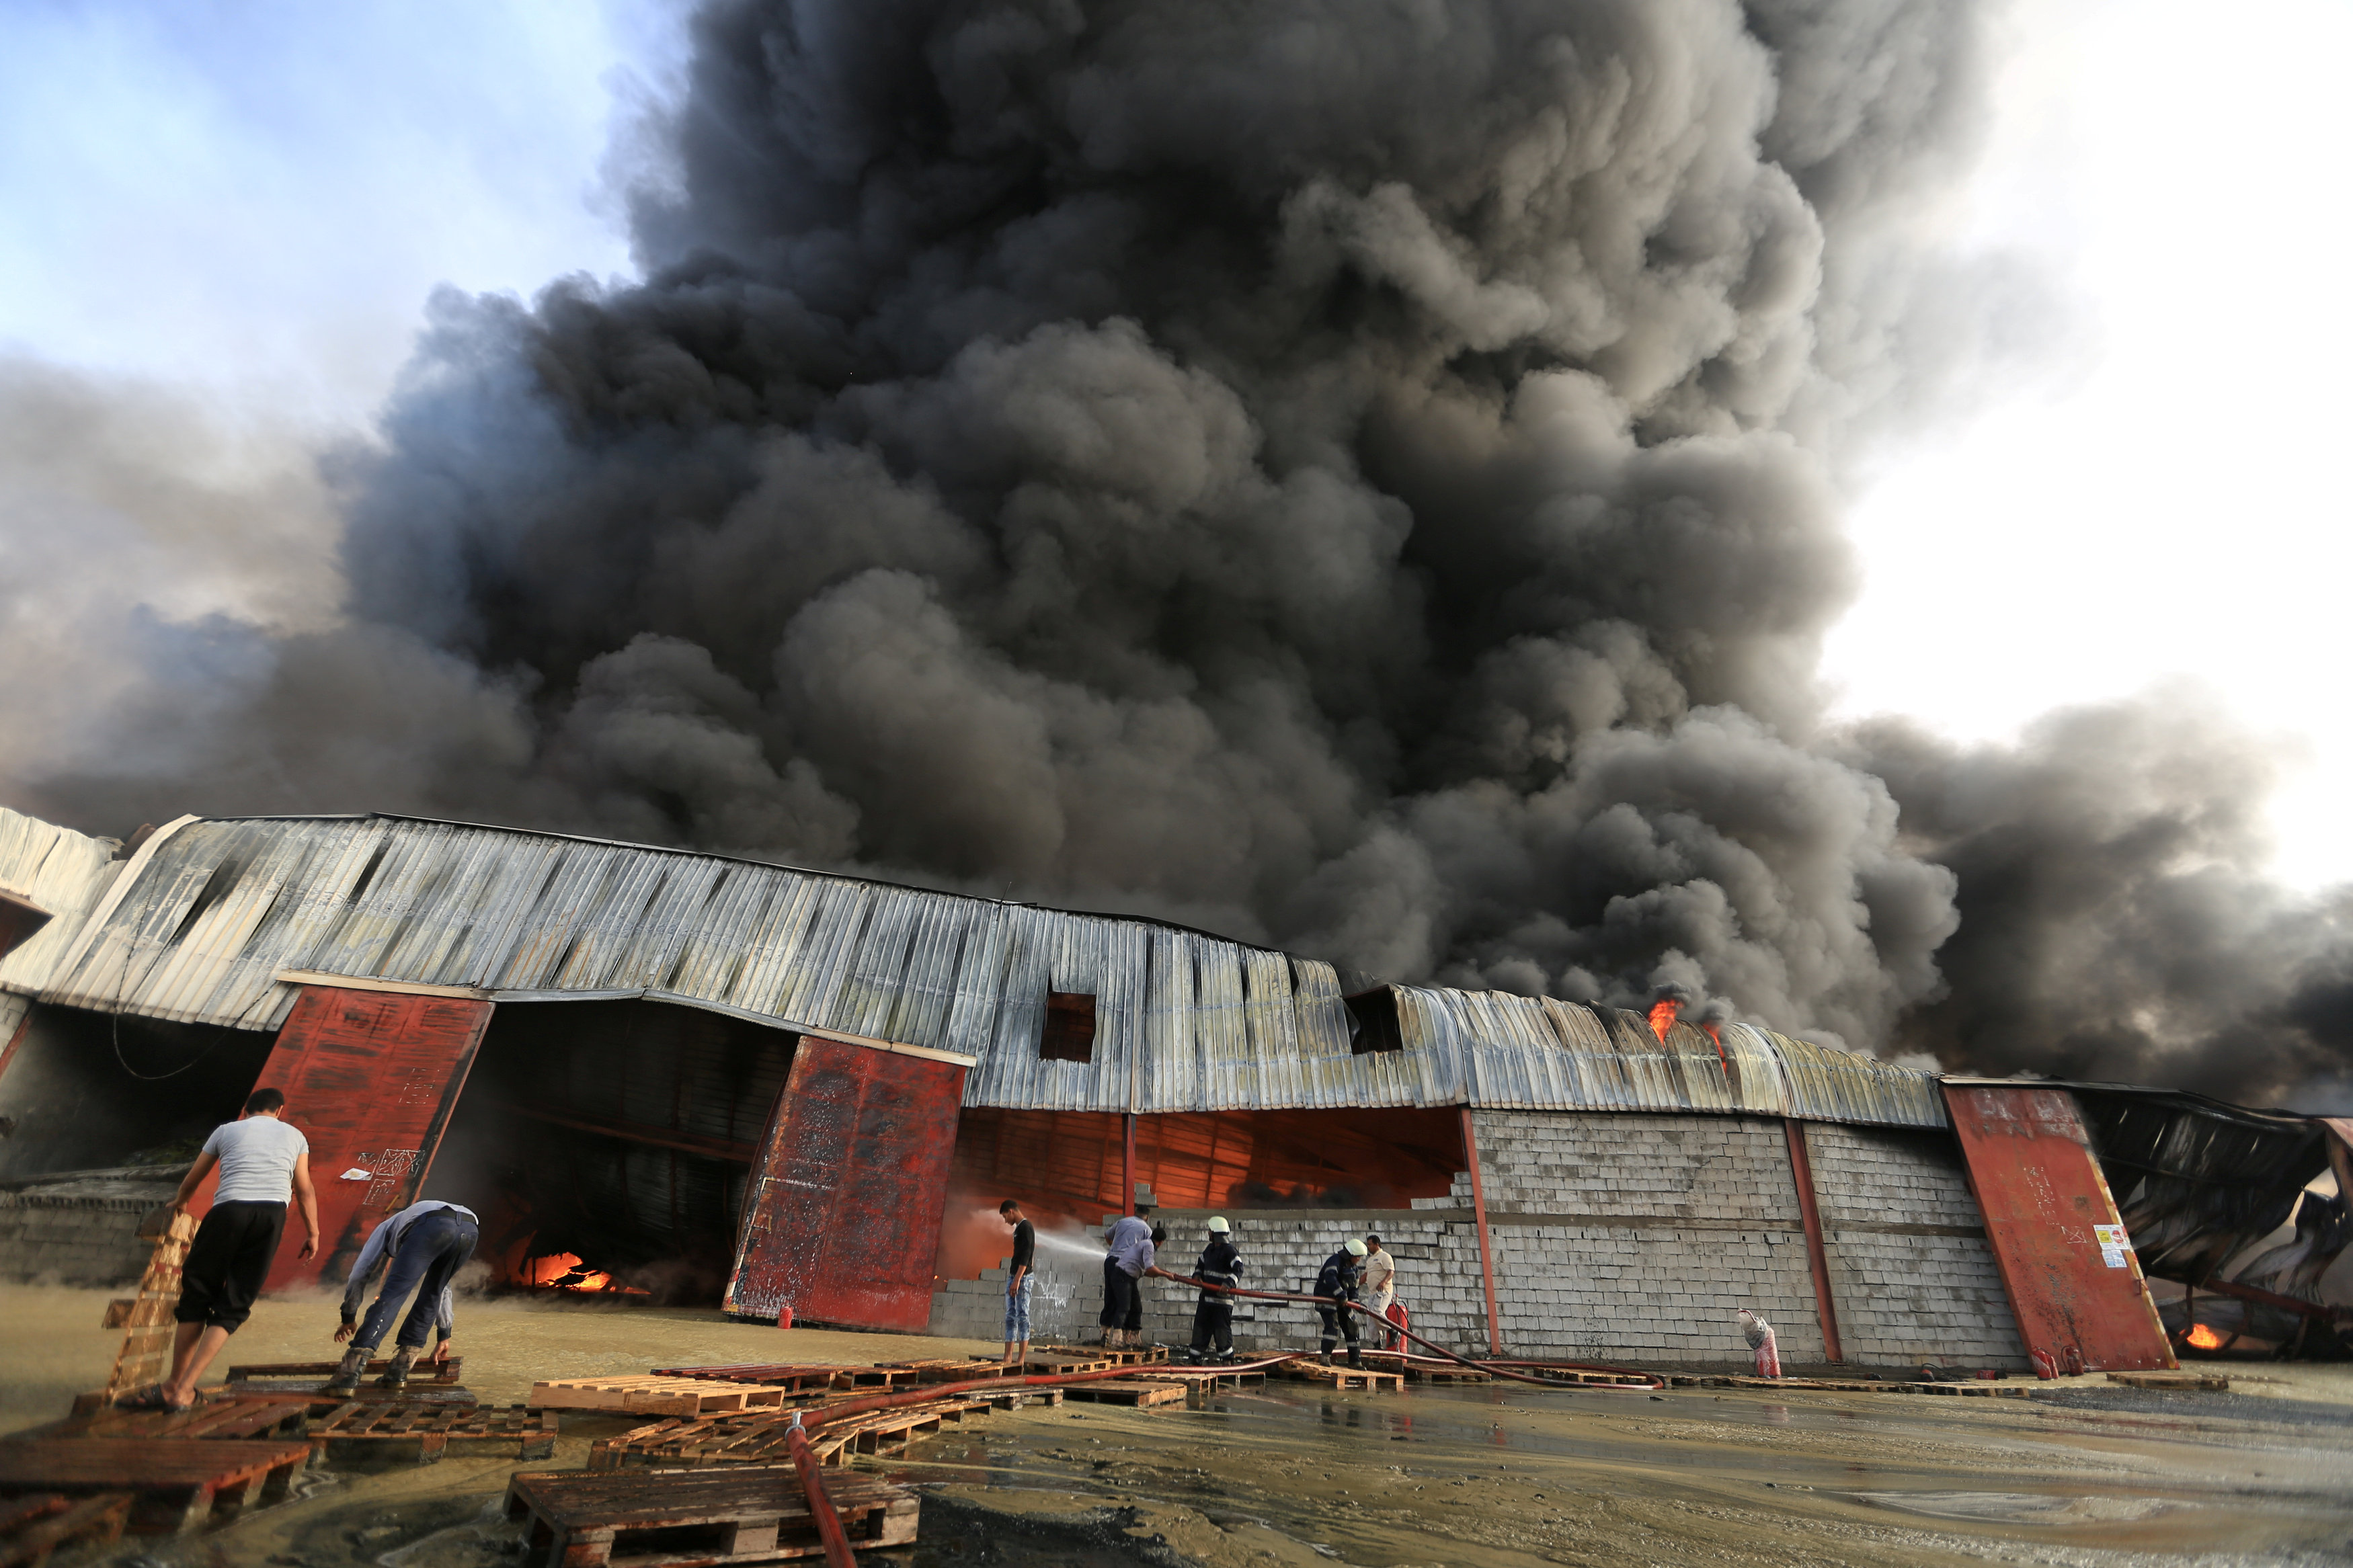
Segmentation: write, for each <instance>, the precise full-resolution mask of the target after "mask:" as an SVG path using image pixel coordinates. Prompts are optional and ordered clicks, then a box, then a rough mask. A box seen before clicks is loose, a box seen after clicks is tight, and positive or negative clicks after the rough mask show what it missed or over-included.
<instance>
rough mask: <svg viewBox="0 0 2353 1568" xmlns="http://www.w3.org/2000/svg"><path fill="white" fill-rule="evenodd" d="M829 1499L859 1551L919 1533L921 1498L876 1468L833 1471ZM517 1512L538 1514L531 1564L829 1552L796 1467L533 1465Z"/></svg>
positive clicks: (513, 1489) (591, 1565) (736, 1559)
mask: <svg viewBox="0 0 2353 1568" xmlns="http://www.w3.org/2000/svg"><path fill="white" fill-rule="evenodd" d="M825 1491H826V1500H827V1502H828V1504H829V1505H831V1507H832V1509H833V1510H834V1513H835V1515H836V1516H837V1517H838V1518H839V1520H840V1521H841V1526H842V1532H843V1533H844V1534H846V1535H847V1536H849V1542H850V1545H851V1547H852V1548H853V1549H860V1550H862V1549H865V1548H870V1547H881V1546H904V1545H907V1544H909V1543H910V1542H913V1540H914V1539H915V1528H916V1521H917V1517H918V1510H920V1508H921V1506H922V1505H921V1503H920V1502H919V1501H918V1500H917V1498H916V1496H915V1494H914V1493H913V1492H912V1491H909V1490H907V1489H905V1488H903V1487H894V1486H891V1485H889V1484H888V1483H886V1482H883V1481H881V1480H877V1479H872V1478H871V1477H867V1476H855V1475H843V1476H832V1477H828V1478H827V1479H826V1482H825ZM506 1511H507V1517H508V1518H510V1519H522V1520H529V1521H531V1523H530V1532H529V1535H528V1536H527V1538H526V1542H527V1544H526V1546H525V1552H526V1553H527V1555H526V1556H525V1558H524V1563H525V1564H526V1568H597V1564H600V1563H610V1562H614V1561H616V1560H620V1561H624V1562H627V1563H628V1564H629V1565H630V1568H665V1565H668V1564H678V1565H681V1568H683V1565H685V1564H694V1565H696V1568H703V1565H706V1564H721V1563H767V1562H774V1561H776V1560H777V1559H779V1558H791V1557H814V1556H820V1555H822V1554H823V1553H824V1551H825V1545H824V1542H822V1541H821V1540H820V1539H819V1538H818V1531H817V1518H816V1516H815V1515H814V1514H812V1513H811V1512H810V1511H809V1502H808V1496H807V1493H806V1492H805V1491H804V1490H803V1489H802V1486H801V1480H800V1477H799V1475H798V1473H797V1471H796V1470H795V1469H794V1468H793V1467H791V1466H789V1465H760V1466H749V1465H747V1466H738V1467H733V1468H726V1469H703V1470H626V1471H621V1472H618V1473H613V1472H604V1473H598V1472H594V1471H581V1470H557V1471H524V1472H522V1473H520V1474H518V1475H516V1476H515V1477H514V1478H513V1479H511V1480H510V1481H508V1483H507V1497H506Z"/></svg>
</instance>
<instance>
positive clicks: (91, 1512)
mask: <svg viewBox="0 0 2353 1568" xmlns="http://www.w3.org/2000/svg"><path fill="white" fill-rule="evenodd" d="M131 1504H132V1497H131V1494H130V1493H129V1492H100V1493H99V1494H98V1495H97V1496H95V1497H85V1498H72V1497H67V1496H64V1495H63V1494H61V1493H58V1492H36V1493H35V1494H33V1495H32V1496H31V1497H23V1498H17V1499H15V1500H12V1501H8V1502H0V1568H39V1564H41V1563H46V1562H47V1561H48V1560H49V1553H51V1552H55V1551H57V1550H58V1548H59V1547H61V1546H111V1545H113V1544H114V1542H118V1541H120V1540H121V1539H122V1529H123V1526H124V1525H126V1524H128V1523H130V1521H131Z"/></svg>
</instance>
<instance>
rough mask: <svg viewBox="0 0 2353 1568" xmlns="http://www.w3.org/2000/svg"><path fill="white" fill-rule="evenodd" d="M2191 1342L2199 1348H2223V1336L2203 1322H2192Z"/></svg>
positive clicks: (2203, 1349) (2205, 1349)
mask: <svg viewBox="0 0 2353 1568" xmlns="http://www.w3.org/2000/svg"><path fill="white" fill-rule="evenodd" d="M2189 1342H2190V1344H2191V1345H2192V1346H2193V1347H2194V1348H2196V1349H2198V1350H2201V1351H2218V1350H2221V1348H2222V1336H2221V1335H2220V1334H2218V1333H2216V1332H2215V1331H2213V1330H2211V1329H2210V1328H2208V1327H2207V1326H2206V1325H2205V1324H2203V1323H2192V1324H2190V1325H2189Z"/></svg>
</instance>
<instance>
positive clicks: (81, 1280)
mask: <svg viewBox="0 0 2353 1568" xmlns="http://www.w3.org/2000/svg"><path fill="white" fill-rule="evenodd" d="M163 1195H164V1197H166V1198H168V1197H169V1196H170V1195H171V1188H170V1187H168V1186H166V1187H164V1189H163ZM157 1201H158V1200H157V1199H156V1198H155V1197H154V1196H153V1195H152V1194H151V1195H142V1196H138V1197H94V1196H86V1195H77V1194H71V1193H61V1192H42V1191H39V1190H37V1189H36V1190H34V1191H30V1192H0V1279H6V1280H8V1281H9V1282H10V1283H12V1284H19V1285H26V1284H41V1285H73V1286H80V1287H85V1288H95V1289H111V1288H115V1287H121V1286H132V1285H136V1284H138V1283H139V1277H140V1276H141V1275H142V1274H143V1273H145V1272H146V1270H147V1260H148V1259H149V1258H152V1257H153V1256H154V1251H155V1246H154V1243H153V1242H148V1241H142V1240H140V1239H139V1221H140V1218H141V1216H142V1215H145V1214H146V1213H147V1212H148V1211H149V1210H150V1209H152V1208H153V1207H154V1206H155V1205H156V1202H157Z"/></svg>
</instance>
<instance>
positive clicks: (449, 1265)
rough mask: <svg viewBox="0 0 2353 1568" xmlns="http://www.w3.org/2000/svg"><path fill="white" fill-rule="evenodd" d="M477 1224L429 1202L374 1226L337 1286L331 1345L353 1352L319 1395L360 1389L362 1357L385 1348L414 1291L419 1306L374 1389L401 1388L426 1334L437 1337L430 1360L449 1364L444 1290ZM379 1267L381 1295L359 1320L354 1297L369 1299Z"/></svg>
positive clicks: (452, 1324)
mask: <svg viewBox="0 0 2353 1568" xmlns="http://www.w3.org/2000/svg"><path fill="white" fill-rule="evenodd" d="M479 1238H480V1221H479V1220H477V1219H476V1218H475V1217H474V1211H473V1210H471V1209H470V1208H461V1207H459V1205H456V1204H448V1203H442V1202H440V1201H439V1200H438V1199H433V1198H428V1199H427V1200H426V1201H425V1202H423V1203H417V1204H411V1205H408V1206H407V1207H406V1208H405V1209H403V1210H401V1211H400V1212H399V1213H398V1214H396V1215H393V1216H392V1217H391V1218H390V1219H388V1220H385V1222H384V1223H383V1224H382V1225H380V1226H376V1227H375V1231H374V1233H372V1234H371V1235H370V1236H369V1237H368V1238H367V1245H366V1246H365V1247H362V1248H361V1249H360V1259H359V1261H358V1262H357V1263H355V1264H353V1266H352V1278H351V1283H350V1284H348V1285H346V1286H344V1287H343V1326H342V1327H341V1328H339V1329H337V1330H336V1331H335V1342H337V1343H338V1344H341V1343H343V1342H347V1341H348V1342H350V1344H351V1347H352V1348H351V1349H350V1350H348V1351H346V1352H343V1364H342V1365H340V1366H338V1367H337V1368H335V1375H334V1376H333V1378H332V1379H331V1380H330V1381H329V1382H328V1384H327V1386H326V1387H325V1388H324V1389H322V1390H321V1392H322V1393H325V1394H350V1393H353V1391H355V1390H356V1389H357V1388H358V1387H359V1383H360V1374H361V1373H364V1372H365V1371H366V1370H367V1363H368V1358H369V1357H370V1356H373V1355H374V1354H375V1348H376V1346H378V1345H380V1344H382V1343H383V1342H384V1336H385V1331H386V1330H388V1329H390V1328H391V1327H392V1320H393V1316H394V1314H395V1313H396V1312H398V1311H399V1310H400V1307H401V1303H402V1302H404V1301H406V1300H408V1297H409V1293H410V1292H411V1291H415V1292H416V1295H417V1304H416V1305H415V1306H413V1307H411V1308H409V1309H408V1316H407V1318H406V1320H405V1321H403V1322H402V1323H401V1325H400V1340H399V1342H398V1344H397V1346H396V1348H395V1350H394V1352H393V1356H392V1368H391V1370H390V1371H388V1372H386V1373H385V1374H384V1375H383V1376H382V1377H380V1378H378V1379H377V1380H376V1382H377V1383H378V1384H380V1385H381V1386H383V1387H385V1388H399V1387H402V1386H404V1385H405V1384H406V1383H407V1382H408V1369H409V1368H410V1367H412V1366H415V1365H416V1364H417V1356H418V1355H419V1354H421V1353H422V1352H424V1349H425V1337H426V1333H427V1331H428V1330H430V1329H435V1328H438V1330H439V1331H440V1339H439V1342H438V1343H437V1344H436V1345H435V1346H434V1348H433V1359H434V1361H435V1362H436V1363H439V1362H442V1361H446V1360H448V1356H449V1342H450V1338H451V1336H452V1335H453V1334H454V1332H455V1331H456V1327H457V1319H456V1312H455V1310H454V1309H453V1308H452V1306H451V1303H450V1298H449V1285H450V1281H451V1280H452V1279H455V1278H456V1277H457V1273H458V1270H459V1268H460V1267H461V1266H462V1265H463V1264H464V1263H465V1261H466V1259H468V1258H471V1257H473V1256H474V1243H475V1241H476V1240H477V1239H479ZM378 1268H382V1269H384V1270H385V1277H384V1289H382V1290H380V1291H378V1292H377V1293H376V1299H375V1305H374V1306H372V1307H370V1308H369V1309H368V1311H367V1318H366V1320H365V1321H357V1320H358V1319H359V1307H360V1298H361V1297H362V1296H364V1295H365V1294H366V1293H367V1284H368V1281H369V1280H370V1279H373V1278H374V1277H375V1272H376V1270H377V1269H378Z"/></svg>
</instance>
